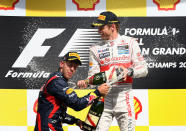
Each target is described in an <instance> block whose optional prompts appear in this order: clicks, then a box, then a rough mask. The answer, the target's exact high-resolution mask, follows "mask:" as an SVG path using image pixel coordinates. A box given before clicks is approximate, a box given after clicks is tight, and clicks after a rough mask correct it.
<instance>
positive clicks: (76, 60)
mask: <svg viewBox="0 0 186 131" xmlns="http://www.w3.org/2000/svg"><path fill="white" fill-rule="evenodd" d="M68 61H73V62H77V63H78V64H79V65H82V63H81V61H80V60H79V59H72V60H70V59H68Z"/></svg>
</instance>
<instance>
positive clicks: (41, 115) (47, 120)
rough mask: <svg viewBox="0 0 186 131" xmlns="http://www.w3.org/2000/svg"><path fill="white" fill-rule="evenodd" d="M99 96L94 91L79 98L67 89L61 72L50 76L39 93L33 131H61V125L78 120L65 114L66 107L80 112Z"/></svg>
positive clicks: (71, 90) (65, 80)
mask: <svg viewBox="0 0 186 131" xmlns="http://www.w3.org/2000/svg"><path fill="white" fill-rule="evenodd" d="M99 96H100V93H99V91H98V90H97V89H96V90H95V91H94V92H91V93H89V94H88V95H85V96H84V97H81V98H79V97H78V96H77V94H76V93H75V92H74V90H73V89H72V88H70V87H68V83H67V79H65V78H64V77H63V75H62V74H61V72H55V73H53V74H51V75H50V77H49V79H48V80H47V81H46V83H45V84H44V85H43V87H42V88H41V91H40V92H39V98H38V110H37V117H36V125H35V129H34V131H63V129H62V123H67V124H74V123H76V122H77V120H78V119H76V118H75V117H73V116H70V115H68V114H67V113H66V110H67V107H70V108H73V109H74V110H76V111H80V110H82V109H84V108H86V107H87V106H88V105H90V104H92V103H93V101H94V99H96V98H97V97H99Z"/></svg>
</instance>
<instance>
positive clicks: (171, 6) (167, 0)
mask: <svg viewBox="0 0 186 131" xmlns="http://www.w3.org/2000/svg"><path fill="white" fill-rule="evenodd" d="M153 2H154V3H155V4H157V6H158V10H164V11H168V10H176V5H177V4H178V3H179V2H180V0H153Z"/></svg>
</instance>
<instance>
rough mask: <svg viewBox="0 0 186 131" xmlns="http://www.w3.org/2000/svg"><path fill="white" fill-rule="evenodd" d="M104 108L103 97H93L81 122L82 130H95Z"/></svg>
mask: <svg viewBox="0 0 186 131" xmlns="http://www.w3.org/2000/svg"><path fill="white" fill-rule="evenodd" d="M103 109H104V98H103V97H99V98H97V99H95V101H94V103H93V104H92V106H91V107H90V110H89V112H88V114H87V117H86V119H85V122H84V123H83V130H84V131H95V130H96V127H97V125H98V123H99V120H100V117H101V115H102V113H103Z"/></svg>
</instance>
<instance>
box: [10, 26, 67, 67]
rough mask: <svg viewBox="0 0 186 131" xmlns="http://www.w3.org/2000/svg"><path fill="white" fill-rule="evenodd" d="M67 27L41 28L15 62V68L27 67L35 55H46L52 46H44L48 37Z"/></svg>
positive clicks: (56, 34) (54, 35)
mask: <svg viewBox="0 0 186 131" xmlns="http://www.w3.org/2000/svg"><path fill="white" fill-rule="evenodd" d="M64 30H65V29H64V28H61V29H51V28H50V29H49V28H45V29H42V28H39V29H38V30H37V31H36V33H35V34H34V36H33V37H32V39H31V40H30V41H29V43H28V44H27V46H26V47H25V49H24V50H23V51H22V53H21V55H20V56H19V57H18V58H17V60H16V61H15V63H14V64H13V66H12V67H13V68H26V67H27V65H28V64H29V62H30V61H31V60H32V58H33V57H44V56H45V55H46V53H47V52H48V50H49V49H50V46H42V44H43V42H44V41H45V40H46V39H50V38H53V37H56V36H58V35H59V34H61V33H62V32H63V31H64Z"/></svg>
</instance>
